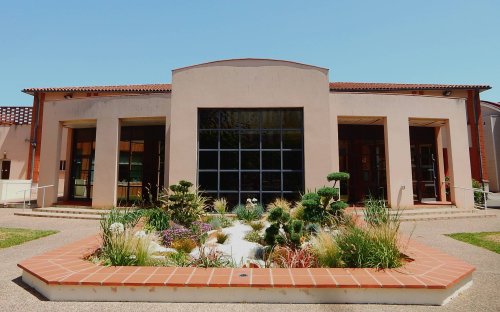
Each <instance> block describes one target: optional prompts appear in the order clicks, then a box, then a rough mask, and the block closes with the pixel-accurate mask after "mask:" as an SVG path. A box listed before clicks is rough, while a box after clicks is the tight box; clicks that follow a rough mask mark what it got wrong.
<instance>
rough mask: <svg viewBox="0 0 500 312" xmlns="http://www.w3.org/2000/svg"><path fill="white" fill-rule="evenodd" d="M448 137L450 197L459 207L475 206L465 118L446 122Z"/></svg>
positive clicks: (468, 207)
mask: <svg viewBox="0 0 500 312" xmlns="http://www.w3.org/2000/svg"><path fill="white" fill-rule="evenodd" d="M446 128H447V130H448V133H449V138H448V166H449V169H448V170H449V174H450V197H451V201H452V202H453V203H455V205H456V206H457V208H464V209H470V208H474V196H473V192H472V191H471V190H468V189H471V188H472V182H471V181H472V175H471V169H470V160H469V142H468V140H467V139H466V138H467V137H468V135H467V126H466V124H465V123H464V122H463V120H457V119H456V118H454V119H449V120H448V121H447V123H446Z"/></svg>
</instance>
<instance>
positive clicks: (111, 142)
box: [92, 118, 120, 208]
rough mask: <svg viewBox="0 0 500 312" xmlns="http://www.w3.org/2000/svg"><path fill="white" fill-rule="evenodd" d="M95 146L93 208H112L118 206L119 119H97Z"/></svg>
mask: <svg viewBox="0 0 500 312" xmlns="http://www.w3.org/2000/svg"><path fill="white" fill-rule="evenodd" d="M95 144H96V146H95V164H94V182H93V183H94V185H93V191H92V207H99V208H102V207H107V208H110V207H113V206H115V205H116V188H117V180H118V157H119V153H120V149H119V144H120V120H119V119H118V118H99V119H97V126H96V143H95Z"/></svg>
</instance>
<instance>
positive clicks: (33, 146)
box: [30, 93, 40, 187]
mask: <svg viewBox="0 0 500 312" xmlns="http://www.w3.org/2000/svg"><path fill="white" fill-rule="evenodd" d="M35 109H36V116H35V123H34V126H33V138H32V141H31V172H30V178H31V187H33V178H34V173H35V157H36V156H35V155H36V145H37V136H38V135H37V134H38V127H39V123H40V94H39V93H35Z"/></svg>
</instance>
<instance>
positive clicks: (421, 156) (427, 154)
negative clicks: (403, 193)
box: [410, 127, 439, 202]
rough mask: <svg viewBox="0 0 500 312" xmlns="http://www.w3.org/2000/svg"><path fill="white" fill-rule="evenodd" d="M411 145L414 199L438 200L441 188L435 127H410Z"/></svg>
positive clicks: (421, 200) (423, 200) (416, 200)
mask: <svg viewBox="0 0 500 312" xmlns="http://www.w3.org/2000/svg"><path fill="white" fill-rule="evenodd" d="M410 147H411V169H412V170H411V172H412V180H413V181H412V182H413V200H414V201H415V202H425V201H437V200H438V198H439V193H438V192H439V188H438V185H437V183H438V182H437V181H438V176H437V171H438V162H437V153H436V138H435V129H434V128H433V127H410Z"/></svg>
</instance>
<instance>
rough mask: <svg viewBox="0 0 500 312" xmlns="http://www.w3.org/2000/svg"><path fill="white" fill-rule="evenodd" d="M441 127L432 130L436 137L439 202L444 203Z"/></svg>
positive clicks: (444, 185)
mask: <svg viewBox="0 0 500 312" xmlns="http://www.w3.org/2000/svg"><path fill="white" fill-rule="evenodd" d="M443 131H444V130H443V127H436V128H434V133H435V136H436V153H437V155H436V158H437V165H438V168H437V173H438V175H437V177H438V181H437V182H438V185H437V187H438V189H439V200H440V201H446V184H445V179H446V177H445V174H444V157H443Z"/></svg>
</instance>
